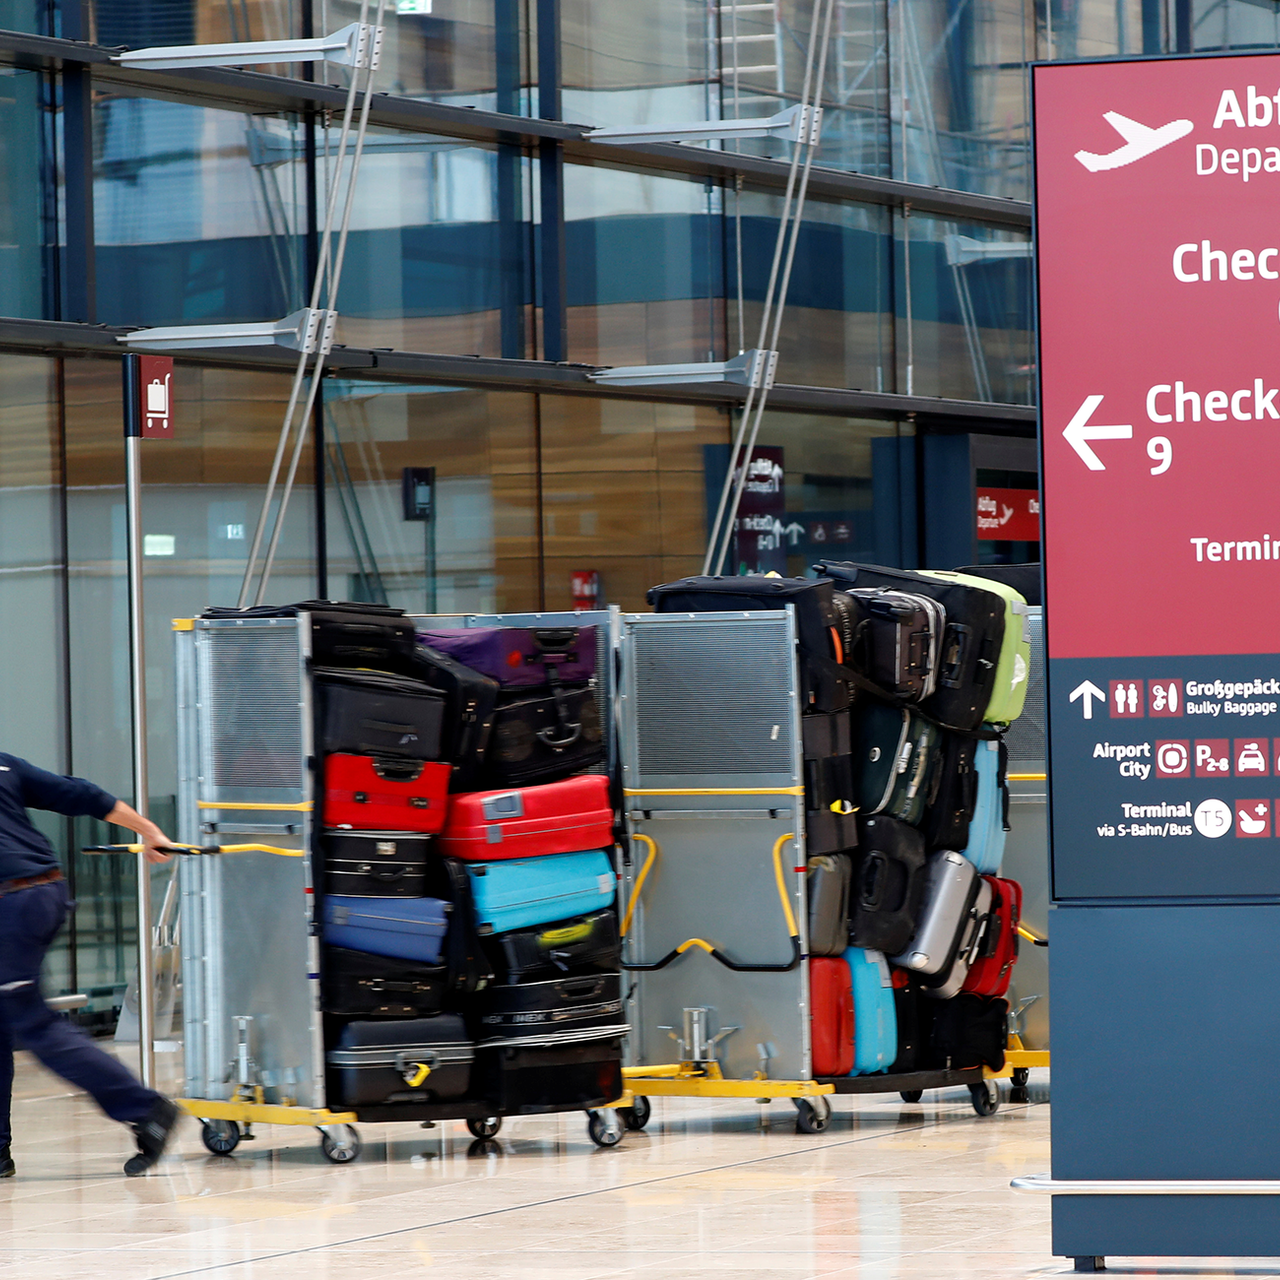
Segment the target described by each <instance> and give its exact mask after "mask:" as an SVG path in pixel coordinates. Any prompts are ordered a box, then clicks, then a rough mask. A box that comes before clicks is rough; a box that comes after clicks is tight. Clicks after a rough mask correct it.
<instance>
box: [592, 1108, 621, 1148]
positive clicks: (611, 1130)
mask: <svg viewBox="0 0 1280 1280" xmlns="http://www.w3.org/2000/svg"><path fill="white" fill-rule="evenodd" d="M587 1136H588V1137H589V1138H590V1139H591V1141H592V1142H594V1143H595V1144H596V1146H597V1147H616V1146H617V1145H618V1143H619V1142H621V1141H622V1117H621V1116H620V1115H619V1114H618V1108H617V1107H610V1108H609V1109H608V1110H607V1111H588V1112H587Z"/></svg>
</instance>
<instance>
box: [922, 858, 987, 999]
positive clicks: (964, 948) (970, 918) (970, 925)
mask: <svg viewBox="0 0 1280 1280" xmlns="http://www.w3.org/2000/svg"><path fill="white" fill-rule="evenodd" d="M978 886H979V887H978V896H977V897H976V898H975V899H974V900H973V906H971V907H970V908H969V912H968V915H966V916H965V920H964V924H963V926H962V927H961V929H960V943H959V945H958V946H957V947H956V958H955V959H954V960H953V961H952V962H951V968H950V969H944V970H943V972H942V973H940V974H937V975H936V976H935V977H933V978H924V979H922V980H921V983H920V990H921V992H922V993H923V994H924V995H926V996H932V997H933V998H934V999H935V1000H950V999H951V997H952V996H954V995H956V994H958V993H959V991H960V988H961V987H963V986H964V980H965V979H966V978H967V977H968V976H969V966H970V965H971V964H972V963H973V962H974V961H975V960H976V959H977V958H978V954H979V952H980V950H981V947H982V939H983V938H984V937H985V935H986V931H987V928H988V927H989V926H990V925H991V923H992V920H991V903H992V897H993V895H992V892H991V885H990V884H989V883H988V881H986V880H985V879H983V877H982V876H979V877H978ZM939 978H941V979H942V981H941V982H938V979H939ZM935 982H938V985H937V986H934V983H935Z"/></svg>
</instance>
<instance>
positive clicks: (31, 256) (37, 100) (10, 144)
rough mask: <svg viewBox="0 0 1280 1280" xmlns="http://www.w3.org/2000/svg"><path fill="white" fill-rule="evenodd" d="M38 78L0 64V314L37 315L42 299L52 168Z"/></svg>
mask: <svg viewBox="0 0 1280 1280" xmlns="http://www.w3.org/2000/svg"><path fill="white" fill-rule="evenodd" d="M44 83H45V82H44V81H43V79H42V77H41V76H40V75H38V74H37V73H36V72H34V71H19V70H16V69H15V68H12V67H3V68H0V315H6V316H21V317H24V318H27V319H39V318H41V317H43V316H46V315H49V314H51V309H50V306H49V301H48V298H47V294H48V288H47V284H48V282H47V280H46V274H47V273H46V270H45V262H46V256H45V244H46V241H47V240H49V239H51V237H50V236H49V235H47V234H46V224H47V219H46V218H45V216H44V211H45V208H46V206H49V207H51V206H52V192H51V191H49V189H48V188H49V185H50V183H51V181H52V176H53V170H52V167H48V168H46V166H45V164H44V159H43V147H42V135H43V129H44V122H45V114H44V96H45V88H44Z"/></svg>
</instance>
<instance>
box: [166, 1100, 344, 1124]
mask: <svg viewBox="0 0 1280 1280" xmlns="http://www.w3.org/2000/svg"><path fill="white" fill-rule="evenodd" d="M174 1101H175V1102H176V1103H177V1104H178V1106H180V1107H181V1108H182V1109H183V1111H185V1112H186V1113H187V1115H189V1116H195V1118H196V1119H197V1120H235V1121H238V1122H239V1123H240V1124H301V1125H309V1126H312V1127H316V1126H319V1125H325V1124H354V1123H355V1122H356V1113H355V1112H354V1111H330V1110H328V1109H327V1108H325V1107H286V1106H283V1105H279V1104H276V1103H270V1102H236V1101H225V1100H222V1101H220V1100H217V1099H213V1098H175V1099H174Z"/></svg>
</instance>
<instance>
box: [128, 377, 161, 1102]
mask: <svg viewBox="0 0 1280 1280" xmlns="http://www.w3.org/2000/svg"><path fill="white" fill-rule="evenodd" d="M140 409H141V386H140V378H139V375H138V357H137V356H126V357H125V359H124V412H125V441H124V468H125V471H124V474H125V480H124V487H125V522H126V525H127V543H128V568H129V675H130V684H131V693H132V712H133V804H134V808H136V809H137V811H138V812H139V813H140V814H142V816H143V817H144V818H145V817H146V816H147V810H148V807H149V806H148V803H147V797H148V793H149V788H150V781H149V778H148V773H147V666H146V639H145V635H144V632H143V625H144V620H145V613H144V610H143V596H142V457H141V446H142V440H141V438H140V435H139V434H138V433H140V432H141V430H142V421H141V413H140ZM137 910H138V1063H139V1067H140V1069H141V1074H142V1083H143V1084H145V1085H147V1086H148V1087H149V1088H154V1087H155V1078H156V1056H155V1042H154V1038H155V1026H154V1022H155V1019H154V1012H155V972H154V966H153V963H152V960H153V956H152V949H151V866H150V863H148V862H147V859H146V855H145V854H142V853H140V854H138V906H137Z"/></svg>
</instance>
